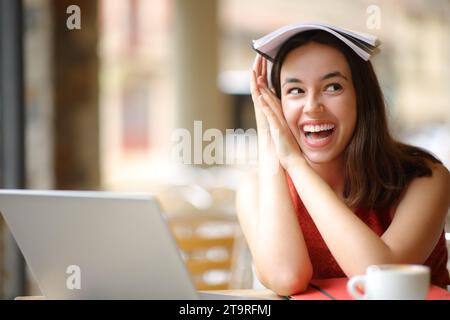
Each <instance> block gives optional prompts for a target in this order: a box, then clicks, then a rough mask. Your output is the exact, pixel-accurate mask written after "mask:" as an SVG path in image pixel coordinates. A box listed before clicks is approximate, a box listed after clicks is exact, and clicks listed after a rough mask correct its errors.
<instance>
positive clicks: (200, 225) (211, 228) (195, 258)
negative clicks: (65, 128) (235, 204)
mask: <svg viewBox="0 0 450 320" xmlns="http://www.w3.org/2000/svg"><path fill="white" fill-rule="evenodd" d="M169 225H170V228H171V230H172V232H173V233H174V236H175V239H176V241H177V244H178V246H179V248H180V250H181V251H182V255H183V257H184V261H185V263H186V266H187V268H188V270H189V271H190V273H191V275H192V277H193V280H194V283H195V285H196V288H197V290H224V289H229V288H230V281H231V277H232V269H233V264H234V258H235V257H234V247H235V244H236V236H237V227H238V224H237V221H236V217H235V216H232V215H229V214H222V213H214V212H208V211H200V210H196V211H191V212H185V213H183V214H178V215H175V216H170V217H169Z"/></svg>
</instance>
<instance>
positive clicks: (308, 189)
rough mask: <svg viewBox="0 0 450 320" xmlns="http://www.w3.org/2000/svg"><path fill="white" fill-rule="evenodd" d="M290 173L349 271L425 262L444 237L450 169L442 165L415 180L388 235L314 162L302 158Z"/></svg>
mask: <svg viewBox="0 0 450 320" xmlns="http://www.w3.org/2000/svg"><path fill="white" fill-rule="evenodd" d="M289 173H290V174H291V177H292V180H293V182H294V184H295V186H296V188H297V190H298V191H299V194H300V197H301V199H302V201H303V203H304V205H305V207H306V208H307V210H308V212H309V213H310V215H311V217H312V219H313V221H314V223H315V224H316V226H317V228H318V230H319V231H320V233H321V235H322V237H323V239H324V241H325V242H326V244H327V246H328V247H329V248H330V251H331V252H332V254H333V256H334V257H335V259H336V261H337V262H338V263H339V265H340V267H341V268H342V270H343V271H344V272H345V274H346V275H347V276H352V275H355V274H363V273H364V272H365V270H366V268H367V266H369V265H371V264H386V263H424V262H425V260H426V259H427V257H428V256H429V255H430V254H431V252H432V250H433V248H434V246H435V245H436V243H437V241H438V240H439V236H440V235H441V232H442V229H443V227H444V224H445V217H446V214H447V211H448V208H449V205H450V194H449V192H448V190H449V189H450V178H449V173H448V171H447V169H446V168H445V167H443V166H441V165H435V166H434V167H433V176H432V177H423V178H416V179H414V180H413V181H412V183H411V184H410V185H409V187H408V189H407V191H406V193H405V195H404V196H403V198H402V199H401V200H400V202H399V204H398V206H397V209H396V212H395V216H394V218H393V221H392V223H391V225H390V226H389V228H388V229H387V230H386V232H385V233H384V234H383V235H382V237H379V236H378V235H377V234H375V233H374V232H373V231H372V230H371V229H370V228H369V227H368V226H367V225H366V224H365V223H364V222H362V221H361V220H360V219H359V218H358V217H357V216H356V215H355V214H354V213H353V212H352V211H351V210H350V209H349V208H348V207H347V206H345V204H344V203H343V202H342V201H341V200H340V199H339V198H338V197H337V196H336V194H335V193H334V192H333V190H332V189H331V188H330V187H329V186H328V185H327V184H326V183H325V182H324V181H323V180H322V179H321V178H320V177H319V176H318V175H317V174H316V173H315V172H314V171H313V170H312V169H311V168H310V167H308V166H305V165H304V164H303V163H302V164H299V165H298V166H294V167H293V168H291V169H289ZM349 248H351V250H349ZM355 257H357V259H355Z"/></svg>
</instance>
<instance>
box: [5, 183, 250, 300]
mask: <svg viewBox="0 0 450 320" xmlns="http://www.w3.org/2000/svg"><path fill="white" fill-rule="evenodd" d="M0 212H1V213H2V214H3V217H4V219H5V221H6V223H7V225H8V227H9V229H10V231H11V233H12V235H13V236H14V238H15V240H16V242H17V244H18V246H19V248H20V250H21V251H22V253H23V255H24V257H25V260H26V262H27V264H28V266H29V268H30V270H31V272H32V274H33V276H34V277H35V279H36V281H37V283H38V286H39V288H40V290H41V292H42V294H43V295H44V296H45V297H46V298H47V299H183V300H184V299H187V300H189V299H248V298H244V297H237V296H234V297H233V296H228V295H220V294H208V293H199V292H197V291H196V289H195V286H194V284H193V282H192V280H191V278H190V274H189V272H188V271H187V269H186V267H185V265H184V262H183V260H182V257H181V255H180V252H179V249H178V247H177V245H176V243H175V240H174V239H173V237H172V234H171V232H170V231H169V228H168V226H167V223H166V218H165V216H164V214H163V212H162V210H161V209H160V207H159V205H158V202H157V201H156V199H155V198H154V197H152V196H150V195H144V194H120V193H112V192H98V191H39V190H0Z"/></svg>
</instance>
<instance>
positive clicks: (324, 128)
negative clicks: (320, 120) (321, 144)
mask: <svg viewBox="0 0 450 320" xmlns="http://www.w3.org/2000/svg"><path fill="white" fill-rule="evenodd" d="M334 128H335V126H334V124H331V123H326V124H319V125H313V124H305V125H304V126H303V132H304V133H305V136H306V139H308V140H312V141H321V140H327V139H328V138H329V137H330V136H331V135H332V134H333V132H334Z"/></svg>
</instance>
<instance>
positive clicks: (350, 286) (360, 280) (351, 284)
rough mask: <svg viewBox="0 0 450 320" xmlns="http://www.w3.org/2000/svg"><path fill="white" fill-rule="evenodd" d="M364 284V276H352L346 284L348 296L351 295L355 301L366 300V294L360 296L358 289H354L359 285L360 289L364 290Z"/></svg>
mask: <svg viewBox="0 0 450 320" xmlns="http://www.w3.org/2000/svg"><path fill="white" fill-rule="evenodd" d="M365 283H366V276H354V277H352V278H351V279H350V280H349V281H348V282H347V290H348V292H349V293H350V295H352V296H353V298H355V299H356V300H366V299H367V298H368V297H367V293H366V292H364V295H361V294H360V293H359V292H358V289H356V286H357V285H358V284H361V285H362V287H363V288H364V287H365ZM364 291H365V289H364Z"/></svg>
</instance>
